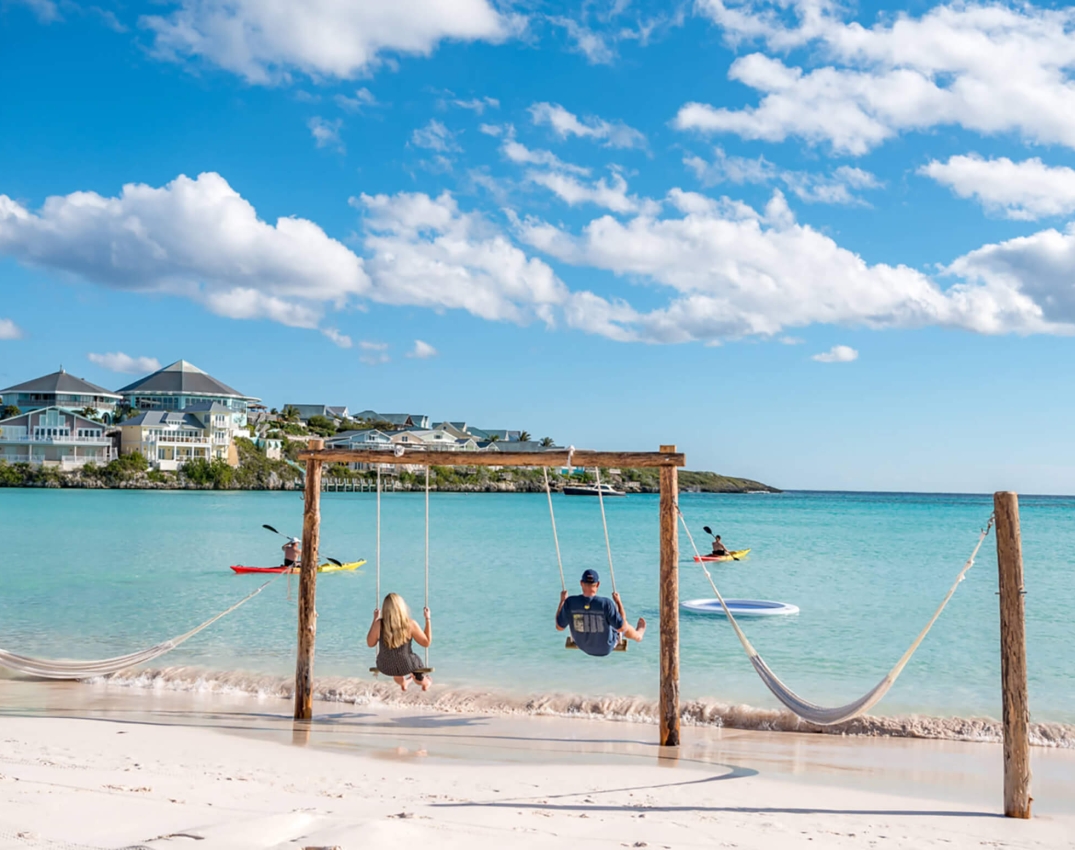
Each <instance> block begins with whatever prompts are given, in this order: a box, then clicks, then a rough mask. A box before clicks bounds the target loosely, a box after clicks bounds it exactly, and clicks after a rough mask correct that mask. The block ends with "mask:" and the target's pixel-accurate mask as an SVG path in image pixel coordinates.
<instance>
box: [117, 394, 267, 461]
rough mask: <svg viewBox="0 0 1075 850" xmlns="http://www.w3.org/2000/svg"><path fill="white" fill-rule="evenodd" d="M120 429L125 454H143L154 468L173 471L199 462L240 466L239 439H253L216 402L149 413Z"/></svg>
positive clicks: (130, 420)
mask: <svg viewBox="0 0 1075 850" xmlns="http://www.w3.org/2000/svg"><path fill="white" fill-rule="evenodd" d="M119 427H120V433H121V435H122V436H121V448H122V451H123V453H124V454H128V453H130V452H134V451H139V452H141V453H142V454H143V455H144V456H145V458H146V460H148V461H149V463H150V465H151V466H153V467H155V468H157V469H161V470H172V471H174V470H176V469H178V468H179V467H181V466H182V465H183V464H184V463H186V462H187V461H189V460H194V459H195V458H200V459H203V460H216V459H220V460H226V461H227V462H228V463H229V464H231V465H232V466H238V465H239V452H238V449H236V447H235V437H236V436H248V435H249V432H248V431H246V430H245V429H240V428H238V427H237V426H236V424H235V416H234V411H233V410H232V409H231V408H229V407H226V406H224V405H223V404H218V403H216V402H202V403H198V404H188V405H187V406H186V408H185V409H183V410H181V411H180V410H150V411H146V412H145V413H141V414H139V415H138V416H135V417H134V418H132V419H125V420H124V421H123V422H121V423H120V426H119Z"/></svg>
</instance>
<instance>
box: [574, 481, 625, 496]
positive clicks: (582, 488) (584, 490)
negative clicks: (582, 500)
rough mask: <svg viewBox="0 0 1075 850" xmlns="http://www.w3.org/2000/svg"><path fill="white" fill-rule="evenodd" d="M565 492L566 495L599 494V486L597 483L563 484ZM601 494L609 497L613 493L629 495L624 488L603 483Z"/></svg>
mask: <svg viewBox="0 0 1075 850" xmlns="http://www.w3.org/2000/svg"><path fill="white" fill-rule="evenodd" d="M563 494H564V495H597V494H598V488H597V485H593V484H578V485H573V484H567V485H564V486H563ZM601 495H602V496H604V498H608V496H611V495H627V493H625V492H623V491H622V490H617V489H616V488H615V487H613V486H612V485H611V484H603V485H601Z"/></svg>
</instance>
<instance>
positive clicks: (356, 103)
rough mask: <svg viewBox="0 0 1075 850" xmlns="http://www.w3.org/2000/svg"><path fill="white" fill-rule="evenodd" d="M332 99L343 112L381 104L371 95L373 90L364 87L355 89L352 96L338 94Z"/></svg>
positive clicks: (356, 110)
mask: <svg viewBox="0 0 1075 850" xmlns="http://www.w3.org/2000/svg"><path fill="white" fill-rule="evenodd" d="M333 100H335V101H336V105H337V106H338V107H340V109H342V110H344V111H345V112H361V111H362V110H363V109H365V108H367V107H374V106H380V105H381V104H380V103H378V101H377V98H376V97H374V96H373V92H371V91H370V90H369V89H368V88H365V87H362V88H360V89H357V90H356V91H355V96H354V97H348V96H347V95H344V94H338V95H336V97H335V98H333Z"/></svg>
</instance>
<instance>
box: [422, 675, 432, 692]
mask: <svg viewBox="0 0 1075 850" xmlns="http://www.w3.org/2000/svg"><path fill="white" fill-rule="evenodd" d="M432 684H433V680H432V679H431V678H429V674H428V673H426V675H424V676H423V677H422V690H423V691H428V690H429V688H430V686H432Z"/></svg>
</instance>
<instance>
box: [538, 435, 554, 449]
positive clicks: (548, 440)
mask: <svg viewBox="0 0 1075 850" xmlns="http://www.w3.org/2000/svg"><path fill="white" fill-rule="evenodd" d="M540 445H541V447H542V448H543V449H547V448H550V447H552V446H555V445H556V441H555V440H554V439H553V438H552V437H542V438H541V443H540Z"/></svg>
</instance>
